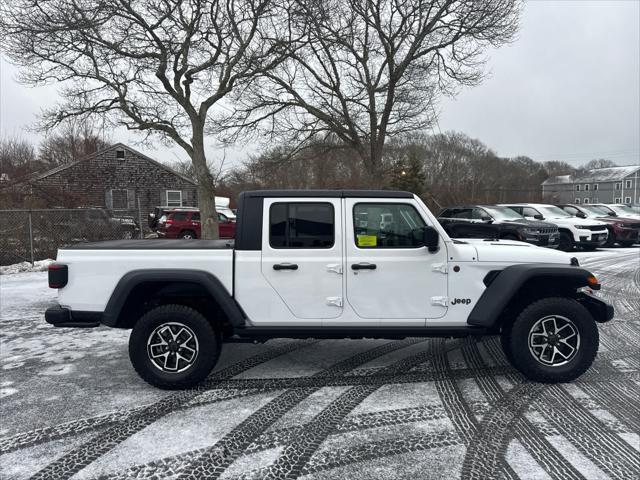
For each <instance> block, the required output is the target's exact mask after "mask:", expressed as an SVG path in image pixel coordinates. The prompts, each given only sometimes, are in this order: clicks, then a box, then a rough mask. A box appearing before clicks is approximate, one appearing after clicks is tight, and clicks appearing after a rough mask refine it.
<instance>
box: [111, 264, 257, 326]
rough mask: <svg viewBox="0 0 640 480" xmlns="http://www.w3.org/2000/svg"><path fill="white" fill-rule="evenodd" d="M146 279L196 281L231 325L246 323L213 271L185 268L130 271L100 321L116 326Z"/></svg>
mask: <svg viewBox="0 0 640 480" xmlns="http://www.w3.org/2000/svg"><path fill="white" fill-rule="evenodd" d="M147 282H186V283H195V284H198V285H199V286H201V287H203V288H204V289H205V291H206V292H207V293H209V294H210V295H211V297H212V298H213V299H214V300H215V301H216V303H217V304H218V305H219V306H220V308H221V309H222V311H223V312H224V313H225V315H226V316H227V318H228V319H229V322H230V323H231V325H233V326H234V327H242V326H244V324H245V314H244V312H243V311H242V309H241V308H240V306H239V305H238V304H237V303H236V301H235V300H234V299H233V297H232V296H231V295H230V294H229V292H228V291H227V289H226V288H225V287H224V285H222V282H220V280H219V279H218V278H217V277H216V276H215V275H213V274H211V273H209V272H205V271H203V270H185V269H144V270H132V271H130V272H128V273H127V274H125V275H124V276H123V277H122V278H121V279H120V281H119V282H118V284H117V285H116V288H115V289H114V290H113V292H112V293H111V297H110V298H109V301H108V302H107V306H106V307H105V310H104V313H103V314H102V323H103V324H104V325H107V326H109V327H116V326H117V324H118V319H119V317H120V312H121V311H122V308H123V307H124V305H125V302H126V301H127V298H128V297H129V294H130V293H131V291H132V290H133V289H134V288H135V287H136V286H137V285H140V284H142V283H147Z"/></svg>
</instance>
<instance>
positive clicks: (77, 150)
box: [38, 119, 110, 168]
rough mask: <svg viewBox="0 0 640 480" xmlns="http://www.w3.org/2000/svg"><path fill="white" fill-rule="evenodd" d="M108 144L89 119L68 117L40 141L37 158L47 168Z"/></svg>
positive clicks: (92, 151) (71, 160)
mask: <svg viewBox="0 0 640 480" xmlns="http://www.w3.org/2000/svg"><path fill="white" fill-rule="evenodd" d="M109 145H110V142H109V141H108V140H107V139H106V138H104V136H103V135H101V133H100V131H99V130H98V129H97V128H96V127H95V125H94V124H93V122H91V121H78V120H76V119H70V120H69V121H67V122H65V123H64V125H62V126H61V128H59V129H56V130H55V131H53V132H50V133H49V134H48V135H47V136H46V137H45V138H44V139H43V140H42V142H40V145H39V147H38V160H39V161H40V162H42V164H43V165H45V166H46V167H47V168H53V167H56V166H57V165H62V164H65V163H70V162H74V161H76V160H80V159H82V158H83V157H86V156H87V155H91V154H92V153H95V152H97V151H99V150H102V149H104V148H106V147H108V146H109Z"/></svg>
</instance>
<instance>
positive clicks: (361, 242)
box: [358, 235, 378, 247]
mask: <svg viewBox="0 0 640 480" xmlns="http://www.w3.org/2000/svg"><path fill="white" fill-rule="evenodd" d="M377 244H378V237H376V236H375V235H358V246H359V247H375V246H376V245H377Z"/></svg>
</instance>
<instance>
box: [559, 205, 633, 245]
mask: <svg viewBox="0 0 640 480" xmlns="http://www.w3.org/2000/svg"><path fill="white" fill-rule="evenodd" d="M557 206H558V207H560V208H562V209H563V210H564V211H565V212H567V213H570V214H571V215H573V216H574V217H578V218H593V219H595V220H599V221H601V222H604V223H606V224H607V230H609V236H608V237H607V242H606V243H605V244H604V246H605V247H613V246H614V245H615V244H616V243H618V244H619V245H621V246H623V247H630V246H631V245H633V244H634V243H637V242H638V238H639V237H640V220H634V219H631V218H623V217H614V216H612V215H609V213H608V212H607V211H606V210H604V209H602V208H601V207H599V206H596V205H591V204H589V205H573V204H562V205H557Z"/></svg>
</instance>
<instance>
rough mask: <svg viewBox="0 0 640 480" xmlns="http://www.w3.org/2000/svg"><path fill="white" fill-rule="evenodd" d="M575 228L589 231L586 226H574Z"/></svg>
mask: <svg viewBox="0 0 640 480" xmlns="http://www.w3.org/2000/svg"><path fill="white" fill-rule="evenodd" d="M574 227H575V228H577V229H578V230H589V227H586V226H584V225H574Z"/></svg>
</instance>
